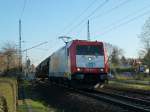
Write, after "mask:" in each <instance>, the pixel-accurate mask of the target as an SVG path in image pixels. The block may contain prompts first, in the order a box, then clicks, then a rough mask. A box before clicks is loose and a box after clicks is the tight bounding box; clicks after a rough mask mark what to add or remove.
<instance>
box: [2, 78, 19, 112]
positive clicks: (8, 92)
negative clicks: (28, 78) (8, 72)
mask: <svg viewBox="0 0 150 112" xmlns="http://www.w3.org/2000/svg"><path fill="white" fill-rule="evenodd" d="M16 84H17V83H16V80H15V79H11V78H0V94H1V95H2V96H4V97H5V98H6V102H7V106H8V111H9V112H15V111H16V96H17V91H16V88H17V87H16Z"/></svg>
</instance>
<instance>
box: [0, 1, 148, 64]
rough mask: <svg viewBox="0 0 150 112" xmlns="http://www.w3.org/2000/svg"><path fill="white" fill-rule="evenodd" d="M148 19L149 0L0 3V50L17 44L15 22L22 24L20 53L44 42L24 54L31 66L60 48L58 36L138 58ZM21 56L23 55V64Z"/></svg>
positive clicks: (60, 41) (16, 25)
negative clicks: (110, 47) (98, 44)
mask: <svg viewBox="0 0 150 112" xmlns="http://www.w3.org/2000/svg"><path fill="white" fill-rule="evenodd" d="M149 17H150V0H0V47H2V46H3V45H4V43H6V42H11V43H14V44H16V46H17V45H18V43H19V33H18V21H19V19H21V21H22V33H21V34H22V41H23V42H22V50H24V49H27V48H30V47H33V46H35V45H38V44H40V43H42V42H48V43H46V44H44V45H41V46H39V47H36V48H34V49H31V50H29V51H28V52H27V54H28V57H29V58H30V59H31V62H32V63H33V64H35V65H37V64H38V63H40V62H41V61H42V60H43V59H44V58H46V57H48V56H50V55H51V54H52V53H53V52H54V51H56V50H57V49H59V48H60V47H61V46H64V43H63V41H62V40H60V39H58V37H59V36H69V37H72V39H82V40H85V39H87V20H88V19H89V21H90V38H91V40H98V41H104V42H108V43H111V44H113V45H116V46H118V47H119V48H122V49H123V50H124V55H125V56H126V57H132V58H136V57H138V51H139V50H140V48H141V46H142V44H141V42H140V39H139V38H138V36H139V35H140V33H141V31H142V27H143V25H144V23H145V21H146V20H147V19H148V18H149ZM24 57H25V53H24V52H23V60H24Z"/></svg>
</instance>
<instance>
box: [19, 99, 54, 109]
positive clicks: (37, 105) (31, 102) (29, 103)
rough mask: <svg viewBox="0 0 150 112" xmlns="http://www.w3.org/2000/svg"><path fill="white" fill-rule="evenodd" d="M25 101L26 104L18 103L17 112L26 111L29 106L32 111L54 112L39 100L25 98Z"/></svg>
mask: <svg viewBox="0 0 150 112" xmlns="http://www.w3.org/2000/svg"><path fill="white" fill-rule="evenodd" d="M25 102H26V104H24V103H22V104H19V106H18V112H28V110H29V108H31V109H32V110H33V112H56V110H55V109H53V108H49V107H46V106H45V105H44V104H43V103H42V102H39V101H34V100H32V99H25Z"/></svg>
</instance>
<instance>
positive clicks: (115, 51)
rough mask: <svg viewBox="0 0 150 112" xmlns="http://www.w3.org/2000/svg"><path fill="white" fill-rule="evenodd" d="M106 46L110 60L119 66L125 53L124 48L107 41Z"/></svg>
mask: <svg viewBox="0 0 150 112" xmlns="http://www.w3.org/2000/svg"><path fill="white" fill-rule="evenodd" d="M105 47H106V50H107V53H108V58H109V61H111V63H112V65H113V66H118V65H119V63H120V58H121V56H122V55H123V50H122V49H121V48H119V47H117V46H114V45H112V44H110V43H105Z"/></svg>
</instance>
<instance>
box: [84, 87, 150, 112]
mask: <svg viewBox="0 0 150 112" xmlns="http://www.w3.org/2000/svg"><path fill="white" fill-rule="evenodd" d="M86 91H87V92H89V93H90V95H91V96H92V95H94V97H95V98H96V97H97V98H98V99H100V100H104V101H106V102H111V103H113V104H116V105H119V106H121V107H123V108H127V109H129V110H133V111H136V112H137V111H140V112H150V101H148V100H142V99H138V98H133V97H128V96H123V95H119V94H114V93H108V92H106V91H95V90H86Z"/></svg>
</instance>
